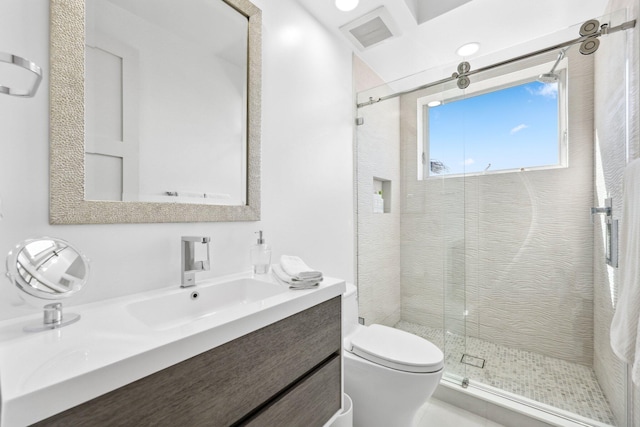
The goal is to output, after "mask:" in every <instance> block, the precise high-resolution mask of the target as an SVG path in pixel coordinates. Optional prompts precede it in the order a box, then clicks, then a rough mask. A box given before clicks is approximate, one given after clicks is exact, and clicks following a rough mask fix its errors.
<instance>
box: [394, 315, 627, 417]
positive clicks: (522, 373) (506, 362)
mask: <svg viewBox="0 0 640 427" xmlns="http://www.w3.org/2000/svg"><path fill="white" fill-rule="evenodd" d="M395 327H396V328H398V329H402V330H405V331H407V332H411V333H413V334H415V335H418V336H421V337H424V338H426V339H428V340H429V341H431V342H432V343H434V344H436V345H437V346H438V347H440V349H443V347H444V346H443V344H446V352H445V365H446V366H447V371H449V372H451V373H454V374H456V375H460V376H466V377H468V378H469V379H470V380H471V381H478V382H480V383H482V384H486V385H490V386H492V387H496V388H498V389H501V390H505V391H508V392H511V393H515V394H518V395H520V396H524V397H527V398H529V399H533V400H535V401H537V402H541V403H544V404H547V405H551V406H554V407H556V408H560V409H564V410H566V411H570V412H573V413H575V414H578V415H581V416H583V417H587V418H590V419H593V420H596V421H600V422H602V423H606V424H609V425H615V418H614V416H613V413H612V412H611V409H610V408H609V403H608V402H607V399H606V397H605V396H604V394H603V393H602V390H601V389H600V385H599V384H598V381H597V380H596V376H595V373H594V372H593V370H592V369H591V368H589V367H586V366H583V365H579V364H576V363H570V362H565V361H564V360H560V359H556V358H553V357H548V356H543V355H540V354H536V353H532V352H528V351H524V350H517V349H514V348H509V347H505V346H501V345H497V344H493V343H491V342H488V341H483V340H480V339H477V338H472V337H467V343H466V350H465V346H464V339H463V337H462V336H460V335H456V334H452V333H447V337H446V343H443V334H442V329H436V328H430V327H426V326H422V325H418V324H415V323H409V322H405V321H400V322H399V323H398V324H396V326H395ZM465 353H466V354H468V355H471V356H474V357H477V358H482V359H485V361H486V362H485V364H484V368H478V367H475V366H471V365H468V364H463V363H461V362H460V360H461V359H462V355H463V354H465ZM465 369H466V375H464V374H465V371H464V370H465Z"/></svg>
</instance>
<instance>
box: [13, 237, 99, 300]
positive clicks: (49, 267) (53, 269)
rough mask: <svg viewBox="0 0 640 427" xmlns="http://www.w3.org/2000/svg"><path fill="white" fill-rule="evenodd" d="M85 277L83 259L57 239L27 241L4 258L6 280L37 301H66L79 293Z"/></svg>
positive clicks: (86, 272) (87, 272)
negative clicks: (39, 299) (41, 299)
mask: <svg viewBox="0 0 640 427" xmlns="http://www.w3.org/2000/svg"><path fill="white" fill-rule="evenodd" d="M88 275H89V262H88V260H87V259H86V257H85V256H84V255H82V254H81V253H80V252H79V251H78V250H77V249H75V248H74V247H73V246H71V245H70V244H69V243H68V242H66V241H64V240H60V239H55V238H49V237H43V238H40V239H30V240H26V241H24V242H22V243H20V244H18V245H17V246H16V247H15V248H14V249H13V250H12V251H11V252H9V254H8V255H7V277H8V278H9V280H10V281H11V282H12V283H13V284H15V285H16V286H17V287H18V288H19V289H21V290H22V291H24V292H26V293H27V294H29V295H31V296H34V297H37V298H43V299H49V300H53V299H62V298H67V297H69V296H71V295H73V294H75V293H76V292H78V291H80V290H81V289H82V287H83V286H84V285H85V284H86V282H87V279H88ZM21 296H22V295H21Z"/></svg>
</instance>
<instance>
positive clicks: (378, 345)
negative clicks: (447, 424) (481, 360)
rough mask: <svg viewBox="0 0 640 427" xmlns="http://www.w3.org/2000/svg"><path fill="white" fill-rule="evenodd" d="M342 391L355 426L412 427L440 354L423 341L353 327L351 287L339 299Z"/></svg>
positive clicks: (433, 383)
mask: <svg viewBox="0 0 640 427" xmlns="http://www.w3.org/2000/svg"><path fill="white" fill-rule="evenodd" d="M342 334H343V339H344V389H345V393H347V394H348V395H349V396H351V400H352V401H353V425H354V427H411V426H413V425H414V424H415V423H416V422H417V421H418V420H417V419H415V418H416V416H417V412H418V410H419V409H420V407H421V406H422V405H423V404H424V403H425V402H426V401H427V399H428V398H429V397H430V396H431V395H432V394H433V392H434V391H435V389H436V387H437V386H438V383H439V382H440V378H441V377H442V371H443V370H444V355H443V354H442V351H440V349H439V348H438V347H436V346H435V345H434V344H432V343H431V342H429V341H427V340H425V339H424V338H421V337H418V336H416V335H413V334H410V333H408V332H405V331H401V330H399V329H394V328H390V327H388V326H382V325H370V326H363V325H360V324H358V302H357V290H356V287H355V286H354V285H353V284H351V283H347V291H346V292H345V293H344V295H343V297H342Z"/></svg>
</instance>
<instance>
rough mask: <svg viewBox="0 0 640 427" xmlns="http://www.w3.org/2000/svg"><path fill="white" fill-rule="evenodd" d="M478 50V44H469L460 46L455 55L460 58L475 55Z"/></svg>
mask: <svg viewBox="0 0 640 427" xmlns="http://www.w3.org/2000/svg"><path fill="white" fill-rule="evenodd" d="M478 49H480V43H477V42H471V43H467V44H463V45H462V46H460V47H459V48H458V50H456V53H457V54H458V56H462V57H464V56H470V55H473V54H474V53H476V52H477V51H478Z"/></svg>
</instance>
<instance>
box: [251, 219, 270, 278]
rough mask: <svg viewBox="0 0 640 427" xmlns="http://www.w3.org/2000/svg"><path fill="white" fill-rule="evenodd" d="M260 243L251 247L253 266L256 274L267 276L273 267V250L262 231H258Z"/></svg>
mask: <svg viewBox="0 0 640 427" xmlns="http://www.w3.org/2000/svg"><path fill="white" fill-rule="evenodd" d="M256 234H258V243H256V244H255V245H253V246H252V247H251V264H253V272H254V273H256V274H267V273H268V272H269V267H270V266H271V248H270V247H269V245H267V244H266V243H265V240H264V238H263V237H262V230H260V231H256Z"/></svg>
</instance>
